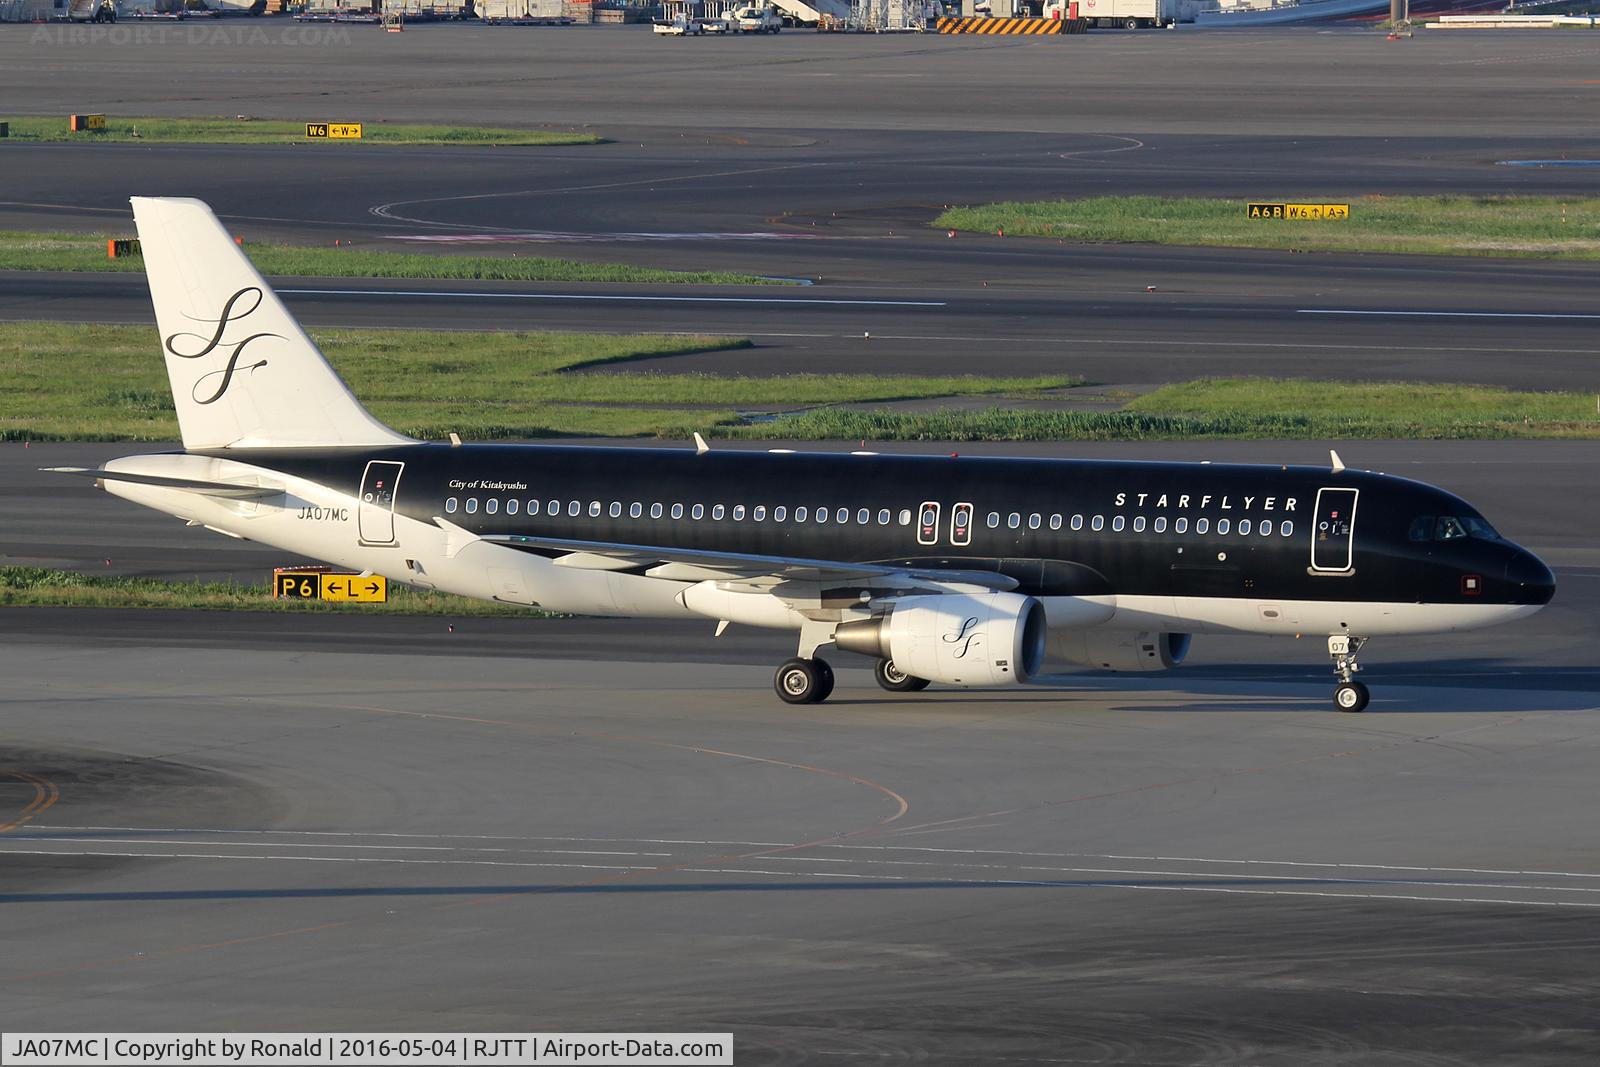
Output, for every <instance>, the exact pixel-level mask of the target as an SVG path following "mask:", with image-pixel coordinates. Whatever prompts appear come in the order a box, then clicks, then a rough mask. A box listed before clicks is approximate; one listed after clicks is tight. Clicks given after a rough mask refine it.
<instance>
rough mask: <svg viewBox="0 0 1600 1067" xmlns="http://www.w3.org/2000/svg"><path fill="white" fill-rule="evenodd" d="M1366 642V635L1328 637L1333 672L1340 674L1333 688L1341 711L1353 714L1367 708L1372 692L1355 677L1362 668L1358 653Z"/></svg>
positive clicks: (1336, 704)
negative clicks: (1357, 661) (1357, 658)
mask: <svg viewBox="0 0 1600 1067" xmlns="http://www.w3.org/2000/svg"><path fill="white" fill-rule="evenodd" d="M1366 643H1367V639H1366V638H1365V637H1351V636H1350V635H1348V634H1333V635H1332V636H1330V637H1329V638H1328V655H1330V656H1332V657H1333V673H1334V674H1336V675H1338V676H1339V684H1338V685H1337V686H1335V687H1334V690H1333V706H1334V707H1336V708H1338V709H1339V710H1340V711H1347V712H1350V713H1352V714H1353V713H1355V712H1358V711H1366V710H1367V701H1368V700H1369V699H1370V698H1371V694H1370V693H1368V692H1367V687H1366V686H1364V685H1362V684H1361V683H1360V682H1358V681H1356V679H1355V675H1356V671H1359V670H1360V669H1361V667H1360V665H1359V664H1357V663H1356V653H1358V652H1360V651H1361V646H1362V645H1365V644H1366Z"/></svg>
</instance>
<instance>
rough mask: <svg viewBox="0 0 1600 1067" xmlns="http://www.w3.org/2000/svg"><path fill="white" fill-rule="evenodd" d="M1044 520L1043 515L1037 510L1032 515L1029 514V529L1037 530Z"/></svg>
mask: <svg viewBox="0 0 1600 1067" xmlns="http://www.w3.org/2000/svg"><path fill="white" fill-rule="evenodd" d="M1043 521H1044V518H1043V516H1041V515H1040V514H1039V513H1038V512H1037V511H1035V512H1034V513H1033V514H1032V515H1029V516H1028V529H1030V530H1037V529H1038V528H1039V524H1040V523H1042V522H1043Z"/></svg>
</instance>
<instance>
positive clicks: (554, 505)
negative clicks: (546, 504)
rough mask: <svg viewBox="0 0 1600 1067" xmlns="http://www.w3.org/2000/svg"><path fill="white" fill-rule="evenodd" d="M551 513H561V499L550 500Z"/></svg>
mask: <svg viewBox="0 0 1600 1067" xmlns="http://www.w3.org/2000/svg"><path fill="white" fill-rule="evenodd" d="M550 514H551V515H559V514H561V501H559V500H552V501H550Z"/></svg>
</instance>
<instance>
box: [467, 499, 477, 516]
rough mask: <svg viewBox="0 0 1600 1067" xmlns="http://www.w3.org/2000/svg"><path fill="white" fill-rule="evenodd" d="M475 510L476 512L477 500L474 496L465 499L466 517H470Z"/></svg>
mask: <svg viewBox="0 0 1600 1067" xmlns="http://www.w3.org/2000/svg"><path fill="white" fill-rule="evenodd" d="M477 510H478V498H477V497H475V496H469V497H467V514H468V515H472V514H474V513H476V512H477Z"/></svg>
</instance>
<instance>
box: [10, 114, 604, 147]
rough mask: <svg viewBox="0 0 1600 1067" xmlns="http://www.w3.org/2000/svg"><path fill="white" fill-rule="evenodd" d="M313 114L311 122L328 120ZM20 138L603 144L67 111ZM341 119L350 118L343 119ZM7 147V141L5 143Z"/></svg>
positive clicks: (26, 123) (401, 126)
mask: <svg viewBox="0 0 1600 1067" xmlns="http://www.w3.org/2000/svg"><path fill="white" fill-rule="evenodd" d="M323 119H324V116H318V115H313V116H311V121H314V122H320V121H323ZM8 121H9V122H10V123H11V139H12V140H15V141H70V142H75V143H78V144H99V143H103V142H106V141H119V142H121V141H128V142H132V143H135V144H152V143H167V144H173V143H178V144H303V145H306V146H307V147H308V148H310V149H312V150H313V151H322V150H325V149H326V148H327V147H331V146H334V145H343V146H345V147H352V146H354V147H359V146H361V145H364V144H407V145H417V144H438V145H497V146H501V147H529V146H543V145H585V144H599V143H600V141H601V140H602V138H600V137H596V136H595V135H594V134H590V133H578V132H576V131H566V130H562V131H555V130H509V129H503V128H496V127H491V126H424V125H412V124H407V123H389V122H364V123H362V126H361V137H360V139H359V140H355V139H342V138H341V139H326V140H324V139H320V138H318V139H308V138H307V137H306V124H305V123H304V122H290V121H286V120H281V119H256V118H231V119H230V118H223V117H220V116H218V117H215V118H177V119H169V118H156V117H153V116H149V115H140V116H133V117H123V116H114V115H107V116H106V128H105V129H104V130H85V131H81V132H73V130H72V129H71V128H70V123H69V122H68V121H67V116H65V115H48V116H46V115H38V116H24V117H21V118H14V119H9V120H8ZM339 121H346V119H343V118H341V119H340V120H339ZM0 147H3V146H0Z"/></svg>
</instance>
